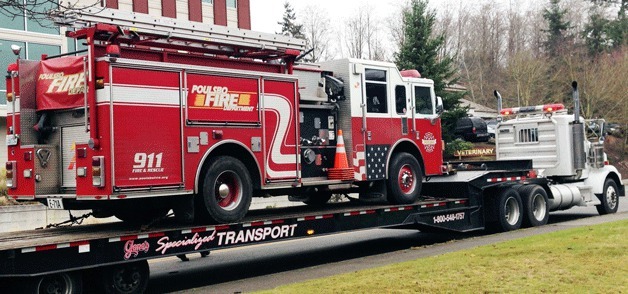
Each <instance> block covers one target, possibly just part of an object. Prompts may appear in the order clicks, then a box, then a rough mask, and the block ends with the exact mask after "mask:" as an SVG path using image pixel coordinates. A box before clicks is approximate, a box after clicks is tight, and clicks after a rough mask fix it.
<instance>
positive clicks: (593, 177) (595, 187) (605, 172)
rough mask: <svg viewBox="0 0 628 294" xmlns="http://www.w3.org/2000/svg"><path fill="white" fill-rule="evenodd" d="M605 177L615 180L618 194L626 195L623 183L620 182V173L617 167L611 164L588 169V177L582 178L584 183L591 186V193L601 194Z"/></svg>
mask: <svg viewBox="0 0 628 294" xmlns="http://www.w3.org/2000/svg"><path fill="white" fill-rule="evenodd" d="M607 178H610V179H613V180H614V181H615V183H616V184H617V189H618V190H619V191H618V194H619V196H626V191H625V189H624V185H623V184H622V182H621V175H620V174H619V171H617V168H615V167H614V166H612V165H605V166H604V167H603V168H599V169H592V170H591V171H589V177H588V178H586V179H585V180H584V184H585V185H587V186H589V187H591V190H592V192H593V194H602V193H604V182H605V181H606V179H607Z"/></svg>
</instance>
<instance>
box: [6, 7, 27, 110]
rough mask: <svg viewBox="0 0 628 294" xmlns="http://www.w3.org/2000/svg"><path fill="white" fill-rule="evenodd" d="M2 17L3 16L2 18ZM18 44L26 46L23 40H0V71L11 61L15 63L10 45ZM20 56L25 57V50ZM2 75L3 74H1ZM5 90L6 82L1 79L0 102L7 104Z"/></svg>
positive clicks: (15, 58)
mask: <svg viewBox="0 0 628 294" xmlns="http://www.w3.org/2000/svg"><path fill="white" fill-rule="evenodd" d="M3 19H4V18H3ZM13 44H15V45H18V46H21V47H22V48H25V47H26V43H24V42H16V41H9V40H0V66H1V67H2V68H1V69H0V71H1V72H4V73H6V70H7V66H9V64H11V63H15V61H16V60H17V57H16V56H15V54H13V51H11V45H13ZM20 58H26V50H22V51H21V52H20ZM2 76H4V75H2ZM6 91H7V84H6V83H5V82H4V79H3V81H2V82H1V83H0V93H1V94H0V104H7V95H6V94H5V93H6Z"/></svg>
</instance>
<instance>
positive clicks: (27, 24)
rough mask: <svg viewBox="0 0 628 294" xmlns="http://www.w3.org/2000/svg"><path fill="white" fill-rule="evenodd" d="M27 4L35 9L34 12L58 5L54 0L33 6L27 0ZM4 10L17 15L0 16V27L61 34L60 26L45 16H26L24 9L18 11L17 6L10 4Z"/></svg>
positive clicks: (29, 7) (31, 8)
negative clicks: (34, 17) (35, 17)
mask: <svg viewBox="0 0 628 294" xmlns="http://www.w3.org/2000/svg"><path fill="white" fill-rule="evenodd" d="M26 4H27V6H28V7H27V9H30V10H33V11H34V12H45V11H48V10H50V9H54V8H56V6H57V4H56V3H54V1H43V2H42V3H39V4H37V5H35V6H31V4H29V3H28V2H26ZM3 10H5V11H6V13H8V14H11V15H15V16H11V17H8V16H6V15H3V16H2V17H0V28H5V29H11V30H20V31H28V32H36V33H44V34H57V35H58V34H59V27H58V26H56V25H55V24H54V23H53V22H52V21H50V20H49V19H47V18H45V17H43V16H39V17H37V19H33V18H30V17H29V18H25V17H24V15H25V13H24V11H18V10H16V8H13V7H10V6H9V7H6V8H3Z"/></svg>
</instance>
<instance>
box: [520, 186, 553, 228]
mask: <svg viewBox="0 0 628 294" xmlns="http://www.w3.org/2000/svg"><path fill="white" fill-rule="evenodd" d="M519 195H520V196H521V202H522V204H523V213H524V217H523V226H525V227H538V226H542V225H545V224H547V220H548V219H549V209H548V205H547V203H548V202H549V199H548V197H547V192H545V189H543V187H541V186H539V185H525V186H522V187H521V188H519Z"/></svg>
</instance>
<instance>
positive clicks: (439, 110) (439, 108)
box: [436, 96, 445, 115]
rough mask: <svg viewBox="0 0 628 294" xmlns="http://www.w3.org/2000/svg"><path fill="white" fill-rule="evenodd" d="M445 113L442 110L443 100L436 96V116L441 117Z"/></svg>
mask: <svg viewBox="0 0 628 294" xmlns="http://www.w3.org/2000/svg"><path fill="white" fill-rule="evenodd" d="M443 111H445V109H444V108H443V98H441V97H440V96H436V114H438V115H441V114H442V113H443Z"/></svg>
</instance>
